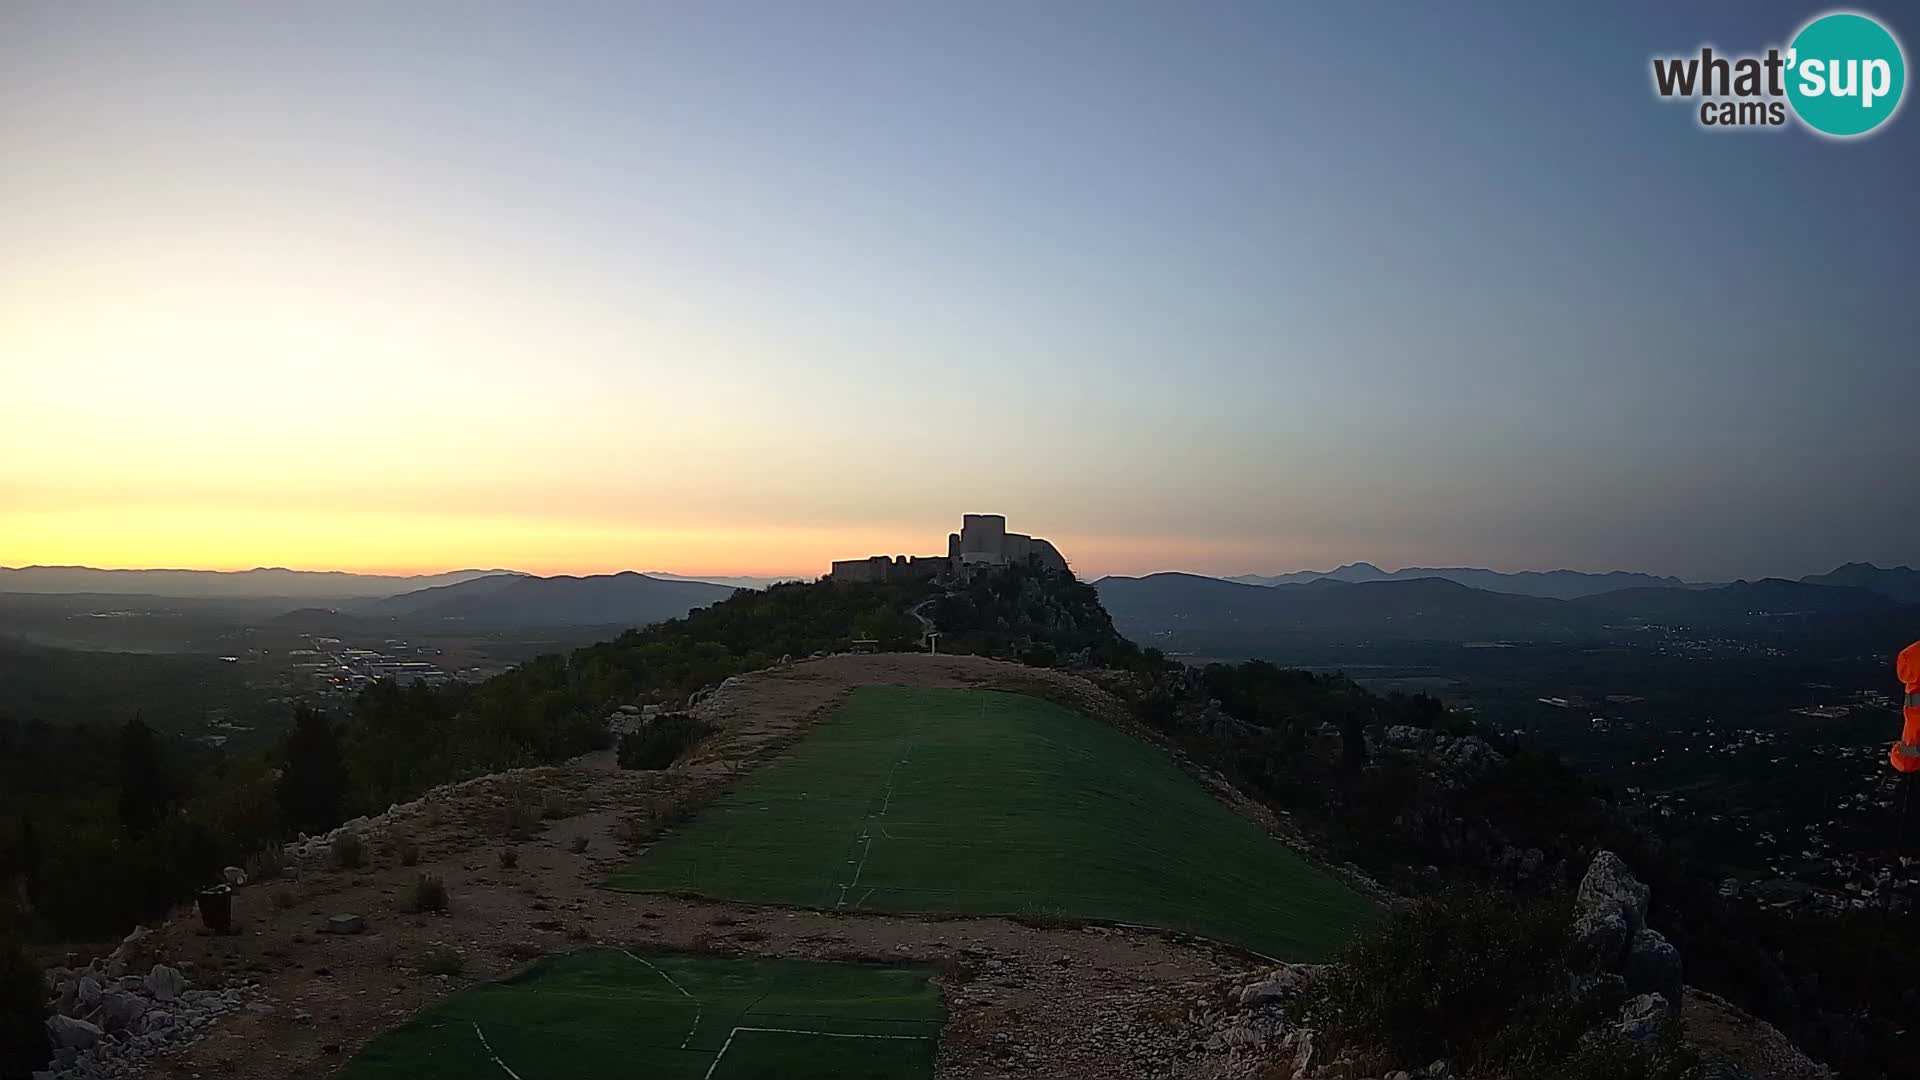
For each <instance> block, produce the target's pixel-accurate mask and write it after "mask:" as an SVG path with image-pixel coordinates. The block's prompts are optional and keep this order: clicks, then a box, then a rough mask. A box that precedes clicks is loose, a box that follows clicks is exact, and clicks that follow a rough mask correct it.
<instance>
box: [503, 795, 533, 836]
mask: <svg viewBox="0 0 1920 1080" xmlns="http://www.w3.org/2000/svg"><path fill="white" fill-rule="evenodd" d="M539 828H540V812H539V811H538V810H536V809H535V808H534V807H533V806H532V805H530V804H528V803H526V802H523V801H521V800H519V799H511V800H509V801H508V802H507V805H506V808H505V809H503V810H502V811H501V812H500V832H501V834H502V835H504V836H505V837H506V838H507V839H509V840H526V839H529V838H531V837H532V836H533V834H534V833H535V832H536V831H538V830H539Z"/></svg>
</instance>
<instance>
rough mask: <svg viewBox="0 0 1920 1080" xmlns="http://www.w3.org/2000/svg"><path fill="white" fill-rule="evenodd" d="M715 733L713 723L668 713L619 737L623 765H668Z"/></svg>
mask: <svg viewBox="0 0 1920 1080" xmlns="http://www.w3.org/2000/svg"><path fill="white" fill-rule="evenodd" d="M712 732H713V725H712V724H709V723H707V722H706V721H705V720H701V719H699V718H698V717H696V716H694V715H692V714H691V713H667V714H665V715H663V716H660V717H658V718H657V719H655V720H654V721H653V722H652V723H650V724H648V725H647V726H646V727H643V728H641V729H640V730H639V731H634V732H629V733H628V734H625V735H622V736H620V753H619V761H620V767H621V768H623V769H664V768H667V767H669V766H671V765H672V764H673V763H674V762H676V761H678V760H680V758H681V756H682V755H684V754H685V753H686V752H687V751H688V750H690V749H692V748H693V744H694V743H697V742H699V741H700V740H701V739H704V738H706V737H707V736H708V735H710V734H712Z"/></svg>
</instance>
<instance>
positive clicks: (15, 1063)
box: [0, 941, 52, 1076]
mask: <svg viewBox="0 0 1920 1080" xmlns="http://www.w3.org/2000/svg"><path fill="white" fill-rule="evenodd" d="M45 997H46V989H45V984H44V983H43V982H41V977H40V969H39V968H37V967H35V966H34V964H33V961H32V960H30V959H28V958H27V954H26V950H24V949H22V948H21V947H20V946H19V945H18V944H17V943H15V942H11V941H7V942H0V1076H26V1075H28V1074H29V1073H31V1072H33V1071H34V1070H36V1069H42V1068H45V1067H46V1064H47V1059H48V1057H50V1056H51V1053H52V1050H51V1048H50V1047H48V1045H47V1031H46V1026H45V1024H46V1017H47V1009H46V1002H45Z"/></svg>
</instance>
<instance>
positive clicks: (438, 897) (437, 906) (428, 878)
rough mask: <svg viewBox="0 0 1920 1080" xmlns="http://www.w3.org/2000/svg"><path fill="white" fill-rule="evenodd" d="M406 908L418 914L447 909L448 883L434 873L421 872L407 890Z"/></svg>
mask: <svg viewBox="0 0 1920 1080" xmlns="http://www.w3.org/2000/svg"><path fill="white" fill-rule="evenodd" d="M406 909H407V910H408V911H411V912H415V913H417V914H425V913H428V912H435V911H445V910H447V883H446V882H445V881H442V880H441V879H440V878H438V877H435V876H434V875H432V874H421V875H420V876H419V877H418V878H415V879H414V882H413V887H412V888H411V889H409V890H408V891H407V901H406Z"/></svg>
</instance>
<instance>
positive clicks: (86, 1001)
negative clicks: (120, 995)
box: [73, 975, 103, 1015]
mask: <svg viewBox="0 0 1920 1080" xmlns="http://www.w3.org/2000/svg"><path fill="white" fill-rule="evenodd" d="M102 990H103V988H102V987H101V985H100V980H99V979H96V978H94V977H93V976H92V975H82V976H80V978H79V979H77V980H75V982H74V984H73V1003H74V1009H75V1015H79V1014H81V1013H89V1012H92V1011H93V1010H94V1009H95V1008H97V1007H99V1005H100V994H101V992H102Z"/></svg>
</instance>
